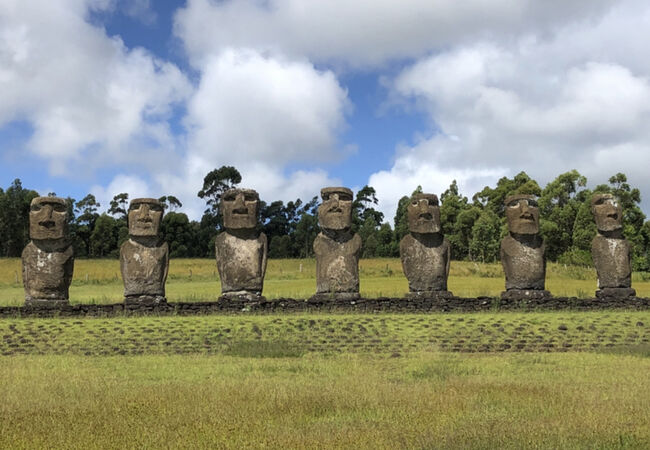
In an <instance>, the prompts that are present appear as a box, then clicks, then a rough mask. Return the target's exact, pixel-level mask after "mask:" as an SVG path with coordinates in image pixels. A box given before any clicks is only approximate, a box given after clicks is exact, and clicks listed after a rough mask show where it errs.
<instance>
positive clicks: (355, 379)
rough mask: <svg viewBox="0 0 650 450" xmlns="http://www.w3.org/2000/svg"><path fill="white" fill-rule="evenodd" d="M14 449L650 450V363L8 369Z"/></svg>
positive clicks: (1, 413) (481, 358)
mask: <svg viewBox="0 0 650 450" xmlns="http://www.w3.org/2000/svg"><path fill="white" fill-rule="evenodd" d="M0 366H1V367H2V370H0V386H2V388H0V389H2V402H0V447H3V448H79V449H93V448H116V449H117V448H261V447H267V448H513V449H514V448H553V449H555V448H648V446H650V408H648V405H649V404H650V390H649V389H648V388H647V386H648V384H649V383H650V359H648V358H639V357H633V356H616V355H603V354H589V353H582V354H580V353H570V354H500V355H465V354H444V353H420V354H414V355H411V356H409V357H406V358H395V359H391V358H384V357H377V356H370V355H354V354H343V355H337V356H331V357H320V356H315V355H306V356H303V357H297V358H273V359H269V358H250V357H232V356H202V355H192V356H138V357H105V358H84V357H78V356H70V355H66V356H18V357H4V358H0Z"/></svg>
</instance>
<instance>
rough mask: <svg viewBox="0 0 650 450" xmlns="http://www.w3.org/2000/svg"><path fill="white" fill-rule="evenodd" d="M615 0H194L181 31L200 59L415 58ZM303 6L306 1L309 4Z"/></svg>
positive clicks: (546, 24) (351, 61)
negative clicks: (248, 53) (279, 55)
mask: <svg viewBox="0 0 650 450" xmlns="http://www.w3.org/2000/svg"><path fill="white" fill-rule="evenodd" d="M614 3H615V2H613V1H611V0H591V1H588V2H585V1H578V0H576V1H561V0H552V1H544V2H539V1H535V0H521V1H517V2H513V1H511V0H467V1H462V2H459V1H456V0H438V1H435V2H433V1H430V0H408V1H394V0H355V1H350V0H310V1H309V2H308V3H305V2H304V1H303V0H268V1H250V0H230V1H223V2H222V1H213V0H190V1H189V2H188V5H187V7H185V8H183V9H181V10H180V11H179V12H178V13H177V15H176V21H175V27H176V33H177V34H178V35H179V36H180V37H181V38H182V39H183V42H184V44H185V46H186V49H187V51H188V53H189V55H190V57H191V58H192V59H193V60H194V61H195V62H198V63H199V64H200V61H202V60H203V59H204V58H206V57H209V55H210V54H211V53H212V52H214V50H215V49H223V48H227V47H231V46H235V47H247V48H256V49H260V50H263V51H278V50H280V51H282V52H284V53H286V54H289V55H292V56H298V57H304V56H307V57H308V58H310V59H311V60H313V61H320V62H328V63H343V64H345V65H348V66H352V67H360V66H361V67H368V66H377V65H381V64H384V63H385V62H386V61H389V60H392V59H405V58H414V57H419V56H421V55H423V54H424V53H426V52H429V51H432V50H437V49H442V48H445V47H448V46H451V45H456V44H458V43H459V42H467V41H471V40H473V39H476V38H479V37H485V36H490V37H505V38H508V37H510V36H513V35H518V34H520V33H529V32H531V31H532V32H544V33H550V32H552V31H553V30H554V29H555V27H557V26H558V24H563V23H569V22H573V21H575V20H589V19H590V18H591V17H594V16H597V15H598V14H599V13H600V12H601V11H602V10H604V9H606V8H607V7H609V6H610V5H612V4H614ZM306 5H308V6H307V7H306Z"/></svg>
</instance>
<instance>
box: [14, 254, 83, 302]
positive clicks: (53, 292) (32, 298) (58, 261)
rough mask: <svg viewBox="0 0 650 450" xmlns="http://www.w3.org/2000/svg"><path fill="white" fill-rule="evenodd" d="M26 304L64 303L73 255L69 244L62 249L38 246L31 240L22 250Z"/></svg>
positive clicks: (68, 285)
mask: <svg viewBox="0 0 650 450" xmlns="http://www.w3.org/2000/svg"><path fill="white" fill-rule="evenodd" d="M22 260H23V285H24V287H25V303H26V304H34V303H43V302H47V303H53V304H54V303H56V304H60V303H67V302H68V298H69V295H68V291H69V288H70V282H71V281H72V272H73V270H74V254H73V249H72V246H71V245H68V246H66V247H64V248H62V249H50V248H43V247H39V245H38V243H37V241H32V242H30V243H29V244H27V246H26V247H25V249H24V250H23V254H22Z"/></svg>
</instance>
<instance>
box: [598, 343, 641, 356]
mask: <svg viewBox="0 0 650 450" xmlns="http://www.w3.org/2000/svg"><path fill="white" fill-rule="evenodd" d="M595 352H596V353H607V354H612V355H628V356H641V357H642V358H650V344H635V345H615V346H613V347H604V348H599V349H596V350H595Z"/></svg>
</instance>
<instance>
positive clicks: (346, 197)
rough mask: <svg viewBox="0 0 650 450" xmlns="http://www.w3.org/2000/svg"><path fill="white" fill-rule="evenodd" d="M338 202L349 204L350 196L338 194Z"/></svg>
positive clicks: (342, 193)
mask: <svg viewBox="0 0 650 450" xmlns="http://www.w3.org/2000/svg"><path fill="white" fill-rule="evenodd" d="M339 201H341V202H351V201H352V196H351V195H349V194H346V193H344V192H341V193H340V194H339Z"/></svg>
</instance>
